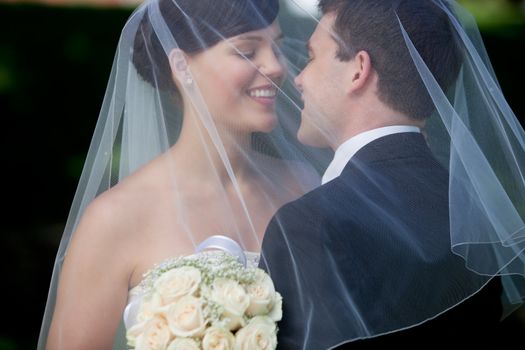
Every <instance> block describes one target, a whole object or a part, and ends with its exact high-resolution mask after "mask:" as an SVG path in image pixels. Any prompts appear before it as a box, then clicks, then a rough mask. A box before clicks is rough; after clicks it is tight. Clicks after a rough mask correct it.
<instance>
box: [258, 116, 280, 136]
mask: <svg viewBox="0 0 525 350" xmlns="http://www.w3.org/2000/svg"><path fill="white" fill-rule="evenodd" d="M259 121H260V123H259V124H258V128H257V129H258V130H254V131H257V132H264V133H268V132H271V131H272V130H273V129H275V128H276V127H277V124H278V120H277V116H276V115H275V114H267V115H265V116H261V119H260V120H259Z"/></svg>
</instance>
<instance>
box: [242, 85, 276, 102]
mask: <svg viewBox="0 0 525 350" xmlns="http://www.w3.org/2000/svg"><path fill="white" fill-rule="evenodd" d="M246 93H247V95H248V96H249V97H250V98H251V99H252V100H254V101H256V102H258V103H260V104H262V105H265V106H273V105H274V104H275V99H276V96H277V88H276V87H275V86H273V85H264V86H258V87H255V88H251V89H248V90H247V92H246Z"/></svg>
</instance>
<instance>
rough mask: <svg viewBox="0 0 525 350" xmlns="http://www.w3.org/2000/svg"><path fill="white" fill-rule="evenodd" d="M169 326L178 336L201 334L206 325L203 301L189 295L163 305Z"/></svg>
mask: <svg viewBox="0 0 525 350" xmlns="http://www.w3.org/2000/svg"><path fill="white" fill-rule="evenodd" d="M162 312H163V314H164V316H165V317H166V319H167V320H168V327H169V329H170V331H171V333H173V335H175V336H176V337H194V336H200V335H202V333H203V332H204V329H205V327H206V321H205V320H204V315H203V312H202V301H201V300H200V299H199V298H195V297H193V296H190V295H187V296H185V297H182V298H180V299H179V300H178V301H177V302H176V303H172V304H170V305H168V306H165V307H163V309H162Z"/></svg>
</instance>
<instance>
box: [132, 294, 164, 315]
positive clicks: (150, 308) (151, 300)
mask: <svg viewBox="0 0 525 350" xmlns="http://www.w3.org/2000/svg"><path fill="white" fill-rule="evenodd" d="M160 307H161V298H160V295H159V294H158V293H153V294H151V295H149V296H147V297H145V298H144V299H143V300H142V301H141V303H140V307H139V312H138V313H137V321H138V322H144V321H147V320H149V319H151V318H153V316H154V315H155V313H157V312H158V310H159V308H160Z"/></svg>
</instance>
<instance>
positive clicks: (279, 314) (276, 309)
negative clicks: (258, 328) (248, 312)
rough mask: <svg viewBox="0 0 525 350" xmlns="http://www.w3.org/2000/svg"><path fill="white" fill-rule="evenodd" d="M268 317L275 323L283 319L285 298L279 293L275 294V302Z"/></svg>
mask: <svg viewBox="0 0 525 350" xmlns="http://www.w3.org/2000/svg"><path fill="white" fill-rule="evenodd" d="M268 317H270V319H272V321H275V322H279V321H280V320H282V318H283V297H282V296H281V294H279V292H275V301H274V303H273V308H272V310H271V311H270V313H269V314H268Z"/></svg>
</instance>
